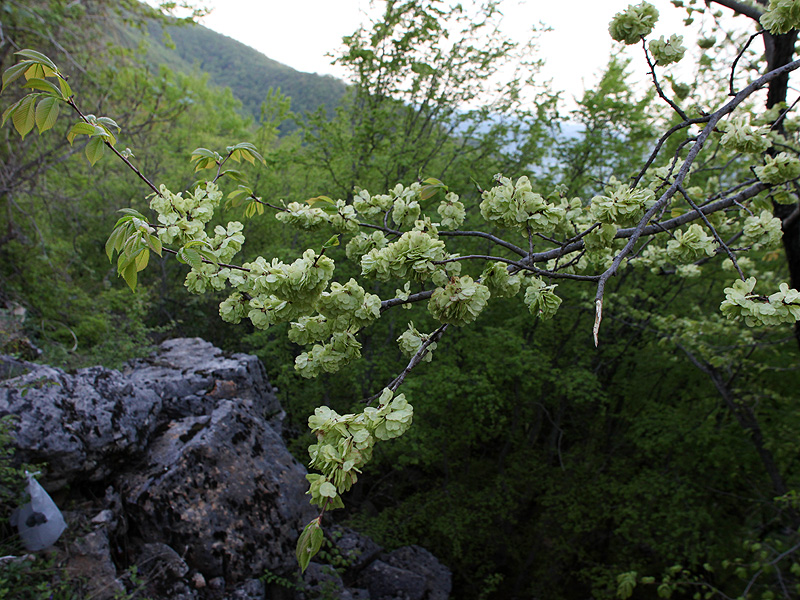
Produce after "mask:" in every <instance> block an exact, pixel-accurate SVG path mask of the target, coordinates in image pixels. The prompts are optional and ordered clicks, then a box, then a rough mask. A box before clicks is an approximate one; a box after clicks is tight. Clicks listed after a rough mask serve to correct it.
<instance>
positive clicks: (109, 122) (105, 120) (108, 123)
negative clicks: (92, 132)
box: [97, 117, 122, 132]
mask: <svg viewBox="0 0 800 600" xmlns="http://www.w3.org/2000/svg"><path fill="white" fill-rule="evenodd" d="M97 122H98V123H100V124H101V125H103V127H105V128H106V130H108V131H109V132H110V128H111V127H113V128H114V129H116V130H117V132H119V131H122V128H121V127H120V126H119V125H117V122H116V121H115V120H114V119H112V118H110V117H99V118H98V119H97Z"/></svg>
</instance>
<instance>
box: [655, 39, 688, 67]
mask: <svg viewBox="0 0 800 600" xmlns="http://www.w3.org/2000/svg"><path fill="white" fill-rule="evenodd" d="M648 46H649V48H650V54H652V55H653V58H654V59H655V60H656V62H658V64H659V65H661V66H662V67H665V66H667V65H671V64H672V63H676V62H678V61H680V60H681V59H682V58H683V55H684V54H686V47H685V46H684V45H683V36H682V35H675V34H672V35H671V36H669V39H664V36H663V35H662V36H661V37H660V38H658V39H657V40H650V42H649V44H648Z"/></svg>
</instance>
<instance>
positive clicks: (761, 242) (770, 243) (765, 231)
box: [742, 210, 783, 250]
mask: <svg viewBox="0 0 800 600" xmlns="http://www.w3.org/2000/svg"><path fill="white" fill-rule="evenodd" d="M742 233H743V238H744V241H745V243H747V244H750V245H751V246H752V247H753V248H754V249H756V250H759V249H761V248H774V247H775V246H777V245H778V244H780V241H781V237H782V236H783V230H782V229H781V220H780V219H778V218H777V217H774V216H772V213H771V212H770V211H768V210H762V211H761V214H759V215H758V216H757V217H756V216H751V217H747V218H746V219H745V220H744V229H743V230H742Z"/></svg>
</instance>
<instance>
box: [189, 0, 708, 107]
mask: <svg viewBox="0 0 800 600" xmlns="http://www.w3.org/2000/svg"><path fill="white" fill-rule="evenodd" d="M651 1H652V3H653V4H655V5H656V7H657V8H658V10H659V12H660V14H661V16H660V19H659V22H658V24H657V26H656V29H655V31H654V34H655V36H656V37H657V36H659V35H666V36H669V35H670V34H672V33H683V34H689V33H690V32H689V31H688V28H687V27H685V26H684V24H683V19H684V18H685V16H686V13H685V12H684V11H683V10H679V9H676V8H675V7H673V6H672V4H671V3H670V2H669V1H668V0H651ZM630 3H631V2H630V0H558V1H554V0H527V1H525V0H504V2H503V3H502V5H501V6H502V12H503V14H504V15H505V18H504V20H503V27H504V29H505V31H506V33H507V34H508V35H510V36H512V37H513V38H514V39H523V38H525V37H526V34H527V32H529V31H530V28H531V26H532V25H534V24H535V23H538V22H539V21H541V22H543V23H544V24H546V25H548V26H549V27H551V28H552V29H553V31H552V32H549V33H547V34H544V35H543V37H542V38H541V42H540V47H541V55H542V57H543V58H544V59H545V60H546V67H545V70H544V75H545V77H547V78H549V79H552V81H553V87H554V89H556V90H564V91H565V92H566V95H565V97H566V98H569V97H570V96H580V95H581V94H582V92H583V90H584V87H585V86H591V85H592V84H593V83H594V82H596V81H597V76H598V74H599V73H600V71H601V70H602V69H603V67H604V65H605V64H606V63H607V61H608V57H609V54H610V52H611V50H612V47H613V46H612V40H611V38H610V36H609V35H608V23H609V21H610V20H611V18H612V17H613V16H614V14H615V13H617V12H619V11H620V10H623V9H624V8H625V7H627V6H628V4H630ZM206 4H207V5H210V6H211V7H212V8H213V11H212V13H211V14H210V15H209V16H207V17H205V18H203V19H202V20H201V23H202V24H203V25H205V26H206V27H209V28H210V29H213V30H214V31H217V32H219V33H223V34H225V35H227V36H230V37H232V38H234V39H237V40H239V41H240V42H242V43H244V44H247V45H248V46H252V47H253V48H255V49H256V50H259V51H260V52H262V53H263V54H265V55H266V56H268V57H269V58H272V59H274V60H277V61H279V62H282V63H284V64H287V65H289V66H291V67H294V68H295V69H297V70H299V71H307V72H311V73H326V74H331V75H334V76H336V77H342V78H343V77H344V76H345V74H344V72H343V71H342V70H341V69H339V68H337V67H334V66H332V65H331V64H330V63H331V58H330V57H327V56H326V54H327V53H332V52H335V51H336V50H337V48H338V47H339V46H340V43H341V39H342V37H343V36H345V35H349V34H351V33H352V32H353V31H355V29H356V28H357V27H358V25H359V24H360V23H362V22H365V21H366V20H367V18H368V16H369V15H370V14H375V10H374V9H371V8H370V2H369V0H208V1H207V3H206ZM376 4H377V5H380V3H376ZM689 37H690V36H689V35H687V41H689ZM694 39H695V37H694V36H692V37H691V40H694ZM685 45H688V44H687V43H686V42H685ZM634 59H635V62H634V65H635V71H636V73H637V75H639V76H644V74H646V65H645V63H644V59H643V58H642V54H641V49H640V48H639V47H638V46H637V47H636V51H635V56H634Z"/></svg>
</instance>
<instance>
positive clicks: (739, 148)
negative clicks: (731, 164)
mask: <svg viewBox="0 0 800 600" xmlns="http://www.w3.org/2000/svg"><path fill="white" fill-rule="evenodd" d="M717 129H719V130H721V131H724V132H725V133H724V134H723V135H722V139H721V140H720V144H722V146H723V148H727V149H728V150H733V151H734V152H742V153H745V154H760V153H761V152H765V151H766V150H767V148H769V147H770V146H772V141H771V140H770V139H769V138H768V137H767V134H768V133H769V130H768V129H767V128H765V127H758V128H756V127H753V126H751V125H750V122H749V119H748V117H747V116H746V115H742V116H739V117H733V118H732V119H730V120H729V121H727V122H726V121H720V123H719V124H718V125H717Z"/></svg>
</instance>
